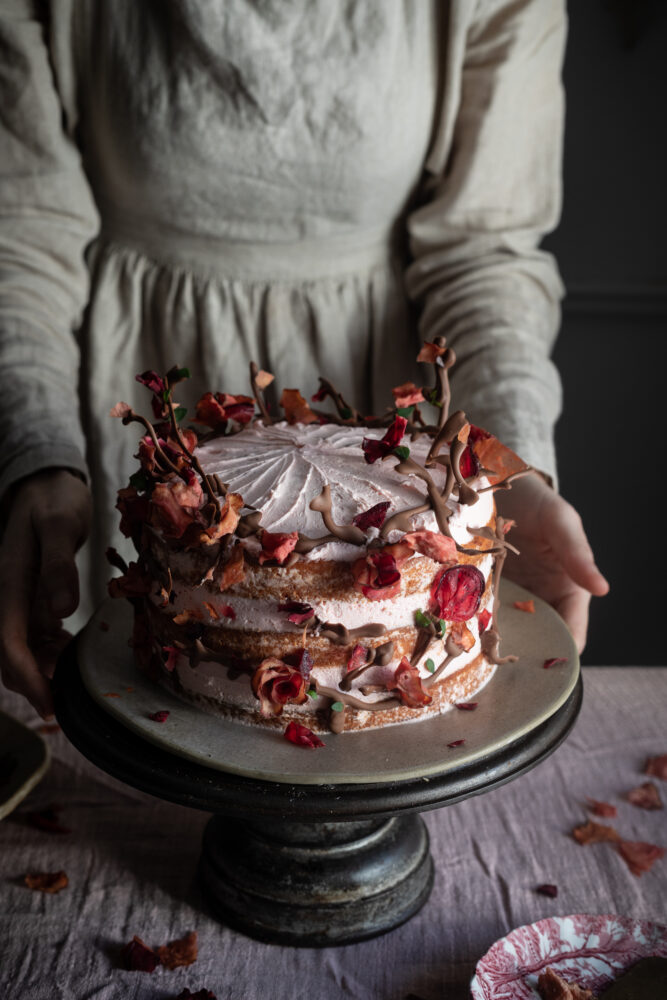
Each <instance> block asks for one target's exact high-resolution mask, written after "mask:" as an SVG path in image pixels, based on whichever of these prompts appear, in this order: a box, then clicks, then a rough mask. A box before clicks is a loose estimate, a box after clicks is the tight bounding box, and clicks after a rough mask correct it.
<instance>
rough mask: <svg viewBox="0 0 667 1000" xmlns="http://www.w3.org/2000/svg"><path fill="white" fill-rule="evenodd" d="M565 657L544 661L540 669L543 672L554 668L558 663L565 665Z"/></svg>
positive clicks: (566, 660)
mask: <svg viewBox="0 0 667 1000" xmlns="http://www.w3.org/2000/svg"><path fill="white" fill-rule="evenodd" d="M567 662H568V659H567V656H552V657H551V658H550V659H548V660H545V661H544V663H543V664H542V667H543V668H544V669H545V670H549V668H550V667H555V666H556V665H557V664H558V663H567Z"/></svg>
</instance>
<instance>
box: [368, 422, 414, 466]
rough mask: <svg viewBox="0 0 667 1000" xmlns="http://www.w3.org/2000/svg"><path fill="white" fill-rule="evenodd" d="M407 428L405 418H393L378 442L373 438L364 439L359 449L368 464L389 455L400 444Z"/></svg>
mask: <svg viewBox="0 0 667 1000" xmlns="http://www.w3.org/2000/svg"><path fill="white" fill-rule="evenodd" d="M407 426H408V422H407V420H406V419H405V417H395V418H394V422H393V423H392V424H391V425H390V426H389V427H388V428H387V431H386V433H385V435H384V437H383V438H381V439H380V440H379V441H378V440H376V439H375V438H364V439H363V441H362V443H361V447H362V449H363V452H364V458H365V459H366V461H367V462H368V464H369V465H372V464H373V463H374V462H377V460H378V459H379V458H385V457H386V456H387V455H391V453H392V452H393V450H394V448H396V447H397V445H399V444H400V443H401V440H402V438H403V435H404V434H405V429H406V427H407Z"/></svg>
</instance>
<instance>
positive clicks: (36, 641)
mask: <svg viewBox="0 0 667 1000" xmlns="http://www.w3.org/2000/svg"><path fill="white" fill-rule="evenodd" d="M90 515H91V498H90V491H89V489H88V487H87V486H85V485H84V483H82V482H81V480H80V479H78V478H77V476H76V475H74V474H73V473H71V472H69V471H67V470H66V469H45V470H44V471H42V472H38V473H36V474H35V475H33V476H29V477H28V478H26V479H24V480H22V481H21V482H20V483H19V484H18V485H17V486H16V487H15V488H14V490H13V493H12V497H11V501H10V504H9V511H8V517H7V523H6V525H5V531H4V535H3V539H2V545H1V547H0V675H1V676H2V681H3V683H4V685H5V686H6V687H8V688H9V690H10V691H18V692H19V693H20V694H22V695H25V697H26V698H27V699H28V701H29V702H30V703H31V705H33V706H34V708H35V709H36V710H37V711H38V712H39V714H40V715H41V716H42V717H43V718H46V717H48V716H49V715H52V714H53V703H52V700H51V692H50V688H49V683H48V679H47V678H49V677H51V676H52V674H53V671H54V668H55V664H56V660H57V658H58V655H59V653H60V651H61V650H62V648H63V646H64V645H65V644H66V643H67V641H68V639H69V635H68V633H67V632H66V631H65V630H64V629H63V627H62V619H63V618H66V617H67V616H68V615H71V614H72V613H73V612H74V611H75V610H76V607H77V605H78V603H79V580H78V574H77V570H76V565H75V562H74V556H75V554H76V552H77V550H78V549H79V548H80V546H81V545H82V544H83V542H84V541H85V539H86V536H87V535H88V531H89V527H90Z"/></svg>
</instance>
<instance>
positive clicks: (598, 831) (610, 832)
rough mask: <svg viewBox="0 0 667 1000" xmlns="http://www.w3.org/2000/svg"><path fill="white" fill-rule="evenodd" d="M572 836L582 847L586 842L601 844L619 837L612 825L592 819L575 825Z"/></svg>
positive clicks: (616, 839) (617, 839)
mask: <svg viewBox="0 0 667 1000" xmlns="http://www.w3.org/2000/svg"><path fill="white" fill-rule="evenodd" d="M572 836H573V837H574V839H575V840H576V841H577V843H578V844H581V845H582V847H585V846H586V845H587V844H602V843H604V842H606V841H619V840H620V839H621V838H620V836H619V835H618V833H617V832H616V830H615V829H614V828H613V826H605V825H604V823H595V822H594V821H593V820H592V819H590V820H589V821H588V823H581V824H580V825H579V826H575V828H574V830H573V831H572Z"/></svg>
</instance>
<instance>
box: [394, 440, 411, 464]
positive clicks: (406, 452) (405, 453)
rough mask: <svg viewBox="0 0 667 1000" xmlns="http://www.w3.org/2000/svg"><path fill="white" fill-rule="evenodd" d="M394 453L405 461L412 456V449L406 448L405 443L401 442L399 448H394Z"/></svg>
mask: <svg viewBox="0 0 667 1000" xmlns="http://www.w3.org/2000/svg"><path fill="white" fill-rule="evenodd" d="M394 455H396V456H397V457H398V458H400V459H401V461H403V462H404V461H405V460H406V458H410V449H409V448H406V447H405V445H404V444H399V445H398V447H397V448H394Z"/></svg>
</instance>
